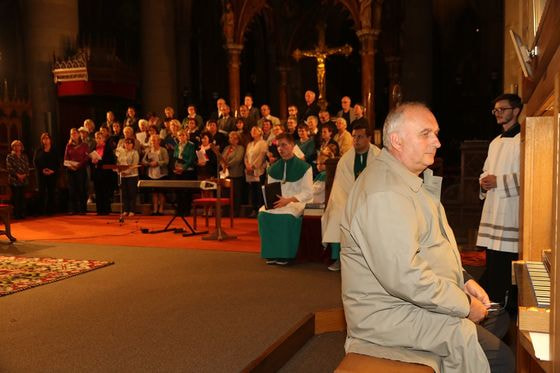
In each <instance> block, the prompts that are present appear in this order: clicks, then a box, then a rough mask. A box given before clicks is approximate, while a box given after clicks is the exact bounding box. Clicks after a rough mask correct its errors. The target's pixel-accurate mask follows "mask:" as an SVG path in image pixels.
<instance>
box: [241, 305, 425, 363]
mask: <svg viewBox="0 0 560 373" xmlns="http://www.w3.org/2000/svg"><path fill="white" fill-rule="evenodd" d="M345 330H346V320H345V318H344V310H343V309H342V308H335V309H330V310H323V311H318V312H315V313H313V314H309V315H307V316H306V317H304V318H303V319H302V320H301V321H300V322H298V323H297V324H296V325H294V326H293V327H292V328H291V329H290V330H289V331H288V332H286V334H284V335H283V336H281V337H280V338H279V339H278V340H277V341H276V342H274V343H273V344H272V345H271V346H269V347H268V348H267V349H266V350H265V351H264V352H263V353H262V354H261V355H260V356H259V357H257V358H256V359H255V360H253V361H252V362H251V363H249V365H247V366H246V367H245V368H244V369H243V370H242V372H243V373H260V372H263V373H264V372H276V371H277V370H279V369H280V368H282V366H284V364H286V362H287V361H288V360H290V359H291V358H292V356H293V355H295V353H296V352H297V351H298V350H299V349H300V348H302V347H303V346H304V345H305V344H306V343H307V342H308V341H309V340H310V339H311V338H313V336H315V335H319V334H323V333H330V332H342V331H345ZM350 372H353V373H362V372H364V373H365V372H368V373H369V372H381V373H433V372H434V370H433V369H432V368H431V367H429V366H427V365H421V364H413V363H405V362H401V361H396V360H388V359H382V358H377V357H373V356H367V355H361V354H355V353H349V354H346V356H345V357H344V359H343V360H342V362H341V363H340V364H339V365H338V367H337V368H336V370H335V373H350Z"/></svg>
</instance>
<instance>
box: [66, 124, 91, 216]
mask: <svg viewBox="0 0 560 373" xmlns="http://www.w3.org/2000/svg"><path fill="white" fill-rule="evenodd" d="M88 151H89V148H88V145H87V144H86V143H84V142H82V139H81V137H80V134H79V132H78V130H77V129H76V128H72V129H70V140H68V144H67V145H66V150H65V152H64V166H65V167H66V171H67V175H68V200H69V204H70V206H69V213H70V215H72V214H81V215H83V214H85V213H86V201H87V188H86V186H87V173H86V166H87V164H88V160H89V156H88Z"/></svg>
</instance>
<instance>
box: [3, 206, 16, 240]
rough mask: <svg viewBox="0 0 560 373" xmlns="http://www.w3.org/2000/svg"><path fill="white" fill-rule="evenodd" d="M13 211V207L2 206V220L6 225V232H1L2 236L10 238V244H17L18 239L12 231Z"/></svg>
mask: <svg viewBox="0 0 560 373" xmlns="http://www.w3.org/2000/svg"><path fill="white" fill-rule="evenodd" d="M11 210H12V206H10V205H5V204H0V219H2V223H3V224H4V230H0V235H2V234H3V235H5V236H6V237H8V239H9V240H10V242H15V241H16V238H15V237H14V236H12V231H11V229H10V213H11Z"/></svg>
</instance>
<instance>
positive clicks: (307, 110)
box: [301, 91, 320, 120]
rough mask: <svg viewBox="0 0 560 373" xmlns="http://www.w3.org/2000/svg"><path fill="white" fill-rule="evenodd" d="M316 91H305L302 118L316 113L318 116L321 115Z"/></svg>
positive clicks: (305, 118)
mask: <svg viewBox="0 0 560 373" xmlns="http://www.w3.org/2000/svg"><path fill="white" fill-rule="evenodd" d="M315 97H316V96H315V92H313V91H306V92H305V96H304V98H305V107H304V108H303V110H301V112H302V113H303V114H302V116H301V119H302V120H307V118H308V117H309V116H310V115H314V116H316V117H318V116H319V110H320V108H319V105H318V104H317V100H316V99H315Z"/></svg>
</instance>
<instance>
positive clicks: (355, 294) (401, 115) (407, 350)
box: [341, 103, 514, 373]
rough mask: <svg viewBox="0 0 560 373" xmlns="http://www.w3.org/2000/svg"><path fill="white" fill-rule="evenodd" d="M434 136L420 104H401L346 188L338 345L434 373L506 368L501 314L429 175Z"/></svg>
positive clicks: (509, 357) (510, 365)
mask: <svg viewBox="0 0 560 373" xmlns="http://www.w3.org/2000/svg"><path fill="white" fill-rule="evenodd" d="M438 132H439V127H438V124H437V121H436V119H435V117H434V116H433V114H432V113H431V112H430V110H428V109H427V108H426V107H425V106H424V105H422V104H419V103H405V104H402V105H401V106H399V107H398V108H396V109H395V110H394V111H392V112H391V113H390V114H389V115H388V117H387V119H386V121H385V127H384V130H383V143H384V148H383V150H382V151H381V153H380V155H379V156H378V157H376V158H375V160H374V161H373V162H372V164H368V166H367V167H366V169H365V170H364V172H363V173H362V175H361V177H360V178H359V179H358V180H357V181H356V182H355V184H354V187H353V188H352V191H351V193H350V196H349V198H348V203H347V205H346V211H345V214H344V216H343V218H342V223H341V229H342V237H341V246H342V251H341V265H342V300H343V303H344V311H345V315H346V322H347V325H348V337H347V341H346V345H345V348H346V351H347V352H358V353H363V354H369V355H373V356H379V357H386V358H392V359H396V360H402V361H410V362H417V363H422V364H426V365H430V366H432V368H434V370H435V371H436V372H438V371H441V372H446V373H449V372H473V373H474V372H476V373H479V372H489V371H490V370H492V371H493V372H511V371H513V370H514V359H513V354H512V353H511V351H510V350H509V348H508V347H507V346H506V345H505V344H504V343H503V342H501V341H500V340H499V338H498V337H496V335H500V336H503V335H504V334H505V332H506V331H507V324H508V318H507V313H502V314H501V315H500V316H499V317H494V314H495V313H496V312H491V313H490V314H489V308H490V306H491V302H490V299H489V298H488V295H487V294H486V292H485V291H484V290H483V289H482V288H481V287H480V286H479V285H478V284H477V283H476V282H475V281H474V280H473V279H472V278H470V276H468V275H467V274H466V272H465V271H464V270H463V268H462V266H461V257H460V255H459V252H458V250H457V244H456V242H455V237H454V235H453V232H452V230H451V228H450V227H449V224H448V223H447V218H446V216H445V211H444V209H443V206H442V205H441V203H440V202H439V192H440V188H441V178H437V177H434V176H433V174H432V173H431V171H430V170H429V169H427V168H428V166H430V165H431V164H433V162H434V158H435V154H436V150H437V149H438V148H439V147H440V146H441V145H440V143H439V140H438V137H437V135H438ZM422 173H423V175H422ZM422 177H423V178H422ZM481 324H485V325H488V330H492V331H493V332H494V333H496V335H494V334H492V333H490V332H489V331H488V330H487V329H484V328H483V327H481V326H480V325H481ZM499 329H501V330H499Z"/></svg>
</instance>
